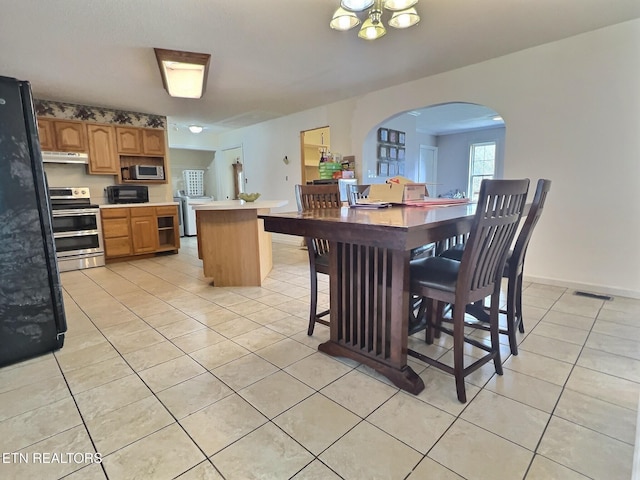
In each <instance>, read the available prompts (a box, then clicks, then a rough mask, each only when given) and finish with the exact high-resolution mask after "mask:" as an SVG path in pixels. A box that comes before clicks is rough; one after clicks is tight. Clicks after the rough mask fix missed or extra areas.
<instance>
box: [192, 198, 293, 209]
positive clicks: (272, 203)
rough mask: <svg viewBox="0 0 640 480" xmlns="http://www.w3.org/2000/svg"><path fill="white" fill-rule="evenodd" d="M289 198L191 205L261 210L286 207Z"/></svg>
mask: <svg viewBox="0 0 640 480" xmlns="http://www.w3.org/2000/svg"><path fill="white" fill-rule="evenodd" d="M287 203H289V202H288V201H287V200H256V201H255V202H245V201H244V200H221V201H216V202H207V203H199V204H194V205H190V207H191V208H193V209H194V210H260V209H263V208H277V207H284V206H285V205H286V204H287Z"/></svg>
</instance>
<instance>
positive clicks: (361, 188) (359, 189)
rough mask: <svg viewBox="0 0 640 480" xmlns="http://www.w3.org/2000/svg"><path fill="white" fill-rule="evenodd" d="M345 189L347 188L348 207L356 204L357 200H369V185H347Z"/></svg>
mask: <svg viewBox="0 0 640 480" xmlns="http://www.w3.org/2000/svg"><path fill="white" fill-rule="evenodd" d="M347 187H348V188H349V192H348V195H347V199H348V200H349V205H354V204H356V203H358V199H360V198H369V190H370V189H371V185H347Z"/></svg>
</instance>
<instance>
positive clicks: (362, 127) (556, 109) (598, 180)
mask: <svg viewBox="0 0 640 480" xmlns="http://www.w3.org/2000/svg"><path fill="white" fill-rule="evenodd" d="M638 45H640V20H634V21H630V22H625V23H622V24H618V25H614V26H611V27H607V28H604V29H600V30H596V31H593V32H589V33H586V34H582V35H579V36H575V37H571V38H568V39H565V40H561V41H558V42H554V43H550V44H547V45H543V46H540V47H536V48H532V49H528V50H524V51H521V52H518V53H514V54H511V55H507V56H504V57H500V58H497V59H493V60H489V61H486V62H482V63H479V64H476V65H471V66H468V67H465V68H461V69H458V70H454V71H451V72H447V73H443V74H440V75H434V76H431V77H426V78H423V79H420V80H417V81H414V82H410V83H406V84H403V85H398V86H395V87H392V88H388V89H385V90H381V91H378V92H374V93H371V94H367V95H363V96H360V97H358V98H354V99H350V100H348V101H344V102H338V103H335V104H331V105H327V106H325V107H320V108H316V109H312V110H308V111H305V112H301V113H298V114H295V115H290V116H287V117H284V118H279V119H276V120H273V121H269V122H265V123H262V124H258V125H254V126H252V127H247V128H244V129H240V130H236V131H233V132H230V133H226V134H222V135H220V138H219V143H220V145H219V146H220V147H224V145H230V146H233V145H238V144H242V145H243V147H244V158H245V171H246V176H247V178H248V180H249V185H250V186H249V187H248V190H249V191H259V192H261V193H262V194H263V198H266V199H275V198H285V199H288V200H289V205H288V206H287V207H283V208H282V209H281V210H282V211H290V210H294V209H295V202H294V197H293V185H294V184H295V183H296V182H298V181H299V180H300V163H299V161H300V153H299V152H300V147H299V132H300V131H301V130H308V129H311V128H316V127H321V126H324V125H330V126H331V143H332V148H333V149H334V150H335V151H337V152H340V153H342V154H345V155H346V154H354V155H355V156H356V161H357V162H358V168H359V169H362V168H363V164H362V159H363V156H364V158H367V156H366V155H368V154H367V152H366V151H365V146H366V145H367V143H366V142H367V140H368V139H369V138H370V137H369V135H370V134H371V132H372V130H374V129H375V128H376V126H377V125H378V124H380V123H381V122H383V121H385V120H386V119H389V118H391V117H393V116H394V115H396V114H397V113H398V112H402V111H407V110H412V109H415V108H421V107H426V106H429V105H436V104H441V103H447V102H470V103H477V104H481V105H486V106H489V107H491V108H493V109H494V110H496V111H498V112H500V114H501V115H502V116H503V118H504V119H505V124H506V126H507V130H506V137H505V144H506V146H505V171H504V174H505V177H511V178H516V177H529V178H531V180H532V183H533V184H535V181H536V180H537V179H538V178H540V177H546V178H550V179H551V180H552V181H553V184H552V190H551V193H550V197H549V199H548V202H547V210H546V211H545V214H544V215H543V217H542V219H541V221H540V223H539V225H538V227H537V231H536V232H535V234H534V237H533V240H532V242H531V246H530V249H529V252H528V256H527V264H526V272H525V275H526V276H527V277H528V278H531V279H538V280H541V281H545V282H551V283H554V282H557V283H561V284H564V285H570V286H577V287H581V288H586V289H589V290H592V291H601V292H610V293H614V294H626V295H629V296H635V297H639V298H640V249H638V248H637V247H636V243H637V239H638V238H640V221H639V219H640V202H639V201H638V200H637V198H636V197H637V194H638V191H639V190H640V188H639V187H640V160H639V158H638V157H639V154H640V135H639V132H640V55H639V52H638ZM172 146H173V145H172ZM284 155H288V157H289V159H290V160H292V161H291V162H290V163H289V165H284V163H283V162H282V157H284ZM294 159H297V161H293V160H294ZM361 172H362V170H360V171H358V174H359V176H360V178H362V176H361Z"/></svg>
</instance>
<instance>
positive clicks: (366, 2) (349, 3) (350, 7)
mask: <svg viewBox="0 0 640 480" xmlns="http://www.w3.org/2000/svg"><path fill="white" fill-rule="evenodd" d="M416 3H418V0H342V1H341V2H340V7H339V8H338V9H337V10H336V11H335V13H334V14H333V17H332V19H331V22H330V23H329V26H331V28H333V29H334V30H340V31H346V30H350V29H352V28H353V27H355V26H356V25H359V24H360V21H361V19H360V17H358V15H356V13H361V12H364V11H365V10H367V9H370V10H369V11H368V12H366V20H364V23H363V24H362V27H360V31H359V32H358V37H360V38H364V39H365V40H375V39H377V38H380V37H382V36H384V35H385V34H386V33H387V29H386V28H385V26H384V24H383V23H382V15H383V14H384V12H385V11H386V10H389V11H391V12H393V13H392V15H391V18H390V19H389V21H388V23H389V26H390V27H394V28H408V27H411V26H413V25H415V24H416V23H418V22H419V21H420V16H419V15H418V12H417V11H416V9H415V8H413V6H414V5H415V4H416Z"/></svg>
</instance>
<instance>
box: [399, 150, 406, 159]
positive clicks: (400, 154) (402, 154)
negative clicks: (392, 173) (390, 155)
mask: <svg viewBox="0 0 640 480" xmlns="http://www.w3.org/2000/svg"><path fill="white" fill-rule="evenodd" d="M404 154H405V150H404V148H403V147H400V148H398V160H404Z"/></svg>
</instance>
